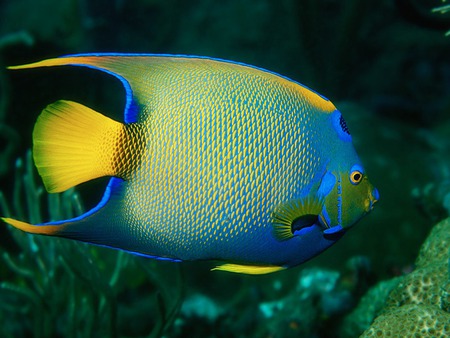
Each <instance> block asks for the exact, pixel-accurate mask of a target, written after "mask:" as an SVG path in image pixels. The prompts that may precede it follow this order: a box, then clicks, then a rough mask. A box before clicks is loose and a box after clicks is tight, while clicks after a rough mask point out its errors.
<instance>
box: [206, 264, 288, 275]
mask: <svg viewBox="0 0 450 338" xmlns="http://www.w3.org/2000/svg"><path fill="white" fill-rule="evenodd" d="M284 269H286V268H285V267H282V266H277V265H242V264H231V263H228V264H223V265H219V266H216V267H215V268H212V269H211V271H228V272H234V273H245V274H249V275H264V274H267V273H272V272H276V271H281V270H284Z"/></svg>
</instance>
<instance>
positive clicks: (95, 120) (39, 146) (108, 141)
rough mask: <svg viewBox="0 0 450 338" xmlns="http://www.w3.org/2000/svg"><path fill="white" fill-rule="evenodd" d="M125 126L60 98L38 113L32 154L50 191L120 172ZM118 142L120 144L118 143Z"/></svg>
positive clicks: (64, 188) (62, 189) (115, 174)
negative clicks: (119, 159) (119, 158)
mask: <svg viewBox="0 0 450 338" xmlns="http://www.w3.org/2000/svg"><path fill="white" fill-rule="evenodd" d="M125 134H126V126H125V125H124V124H122V123H119V122H116V121H114V120H112V119H110V118H108V117H106V116H104V115H102V114H100V113H97V112H95V111H94V110H92V109H90V108H88V107H86V106H83V105H81V104H79V103H76V102H71V101H63V100H61V101H57V102H55V103H53V104H51V105H49V106H47V107H46V108H45V109H44V110H43V111H42V113H41V115H40V116H39V118H38V120H37V122H36V125H35V127H34V131H33V157H34V161H35V163H36V167H37V169H38V172H39V174H40V175H41V177H42V179H43V181H44V185H45V187H46V189H47V191H48V192H61V191H64V190H66V189H68V188H70V187H73V186H75V185H77V184H79V183H82V182H85V181H88V180H91V179H94V178H97V177H101V176H117V175H118V174H119V173H120V172H121V171H123V168H120V166H119V164H120V162H121V161H118V160H117V158H118V157H120V156H121V154H119V153H118V152H119V151H120V149H123V148H122V147H121V142H123V140H124V139H126V137H124V136H126V135H125ZM118 145H119V147H118Z"/></svg>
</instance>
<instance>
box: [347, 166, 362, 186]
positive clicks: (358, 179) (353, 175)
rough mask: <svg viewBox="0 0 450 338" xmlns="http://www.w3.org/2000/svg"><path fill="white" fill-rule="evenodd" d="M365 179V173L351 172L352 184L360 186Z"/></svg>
mask: <svg viewBox="0 0 450 338" xmlns="http://www.w3.org/2000/svg"><path fill="white" fill-rule="evenodd" d="M362 178H363V173H362V172H360V171H359V170H354V171H352V172H351V174H350V182H352V184H355V185H356V184H358V183H359V182H361V180H362Z"/></svg>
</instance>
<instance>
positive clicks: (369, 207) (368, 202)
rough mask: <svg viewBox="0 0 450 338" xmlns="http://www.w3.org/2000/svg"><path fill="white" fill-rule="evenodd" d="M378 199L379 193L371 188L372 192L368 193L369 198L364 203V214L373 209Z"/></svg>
mask: <svg viewBox="0 0 450 338" xmlns="http://www.w3.org/2000/svg"><path fill="white" fill-rule="evenodd" d="M379 199H380V193H379V192H378V189H377V188H373V189H372V191H369V196H368V198H367V200H366V203H365V207H366V208H365V209H366V212H369V211H371V210H372V209H373V206H374V204H375V203H377V202H378V200H379Z"/></svg>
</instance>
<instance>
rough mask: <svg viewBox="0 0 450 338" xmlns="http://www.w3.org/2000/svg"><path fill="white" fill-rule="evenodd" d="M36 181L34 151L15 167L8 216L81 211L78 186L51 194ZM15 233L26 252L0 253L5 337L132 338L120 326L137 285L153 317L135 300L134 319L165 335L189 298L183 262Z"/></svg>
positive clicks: (63, 215)
mask: <svg viewBox="0 0 450 338" xmlns="http://www.w3.org/2000/svg"><path fill="white" fill-rule="evenodd" d="M36 176H37V175H36V173H35V170H34V167H33V163H32V156H31V152H30V151H29V152H28V153H27V155H26V156H25V158H24V159H19V160H17V162H16V175H15V181H14V182H15V184H14V192H13V196H12V199H11V200H12V201H13V202H12V205H9V204H8V203H7V201H6V198H5V196H4V194H3V193H1V192H0V210H1V212H2V215H5V216H8V217H18V218H20V219H25V220H28V221H30V222H32V223H40V222H42V221H43V220H44V218H46V217H48V218H50V219H52V220H56V219H67V218H71V217H75V216H76V215H79V214H81V213H82V210H83V206H82V202H81V198H80V195H79V194H78V193H77V192H76V191H75V190H74V189H70V190H68V191H66V192H63V193H61V194H48V195H47V194H46V193H45V191H44V189H43V187H42V186H41V184H40V183H38V181H37V178H36ZM46 209H48V211H46V213H47V214H45V213H43V210H46ZM5 226H6V225H5ZM8 228H9V231H10V232H11V235H12V237H13V238H14V240H15V242H16V243H17V245H18V246H19V248H20V252H18V253H10V252H7V251H5V250H3V249H1V248H0V254H1V260H2V264H1V266H2V269H1V270H0V320H1V321H2V322H3V323H7V324H5V325H2V326H1V327H0V334H1V336H2V337H24V336H30V335H32V336H34V337H55V336H64V337H97V336H107V337H117V336H123V335H128V332H127V328H126V326H123V325H121V323H124V322H126V321H127V319H126V318H124V315H123V313H124V311H122V308H123V307H124V306H125V305H124V304H123V302H121V297H122V295H123V294H127V293H132V292H135V291H134V289H137V288H140V289H142V290H145V291H144V292H145V293H144V294H142V295H141V294H139V299H140V298H144V299H146V298H148V299H149V302H148V303H149V304H150V306H151V308H150V311H151V312H148V309H145V311H143V309H142V308H141V307H139V306H136V307H135V308H133V305H134V304H133V303H131V306H132V309H133V311H132V313H131V315H132V316H133V317H135V318H140V319H141V320H142V322H150V323H152V325H151V327H150V328H149V329H148V330H147V331H146V332H145V331H144V330H142V331H141V332H138V333H139V335H141V336H148V337H157V336H160V335H161V334H162V332H164V330H165V329H167V328H168V327H169V326H170V324H171V323H172V322H173V320H174V318H175V316H176V314H177V313H178V310H179V308H180V305H181V300H182V297H183V288H182V285H183V283H182V275H181V270H180V265H179V264H171V266H170V268H168V267H167V265H164V263H162V262H161V264H159V263H158V262H153V261H150V260H148V259H144V258H142V257H137V256H133V255H130V254H128V253H125V252H122V251H115V250H109V249H105V248H99V247H95V246H91V245H88V244H84V243H80V242H76V241H70V240H66V239H60V238H50V237H45V236H36V235H30V234H27V233H24V232H22V231H20V230H17V229H14V228H12V227H9V226H8ZM163 268H164V273H162V271H163V270H162V269H163ZM130 276H131V277H132V278H129V277H130Z"/></svg>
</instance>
